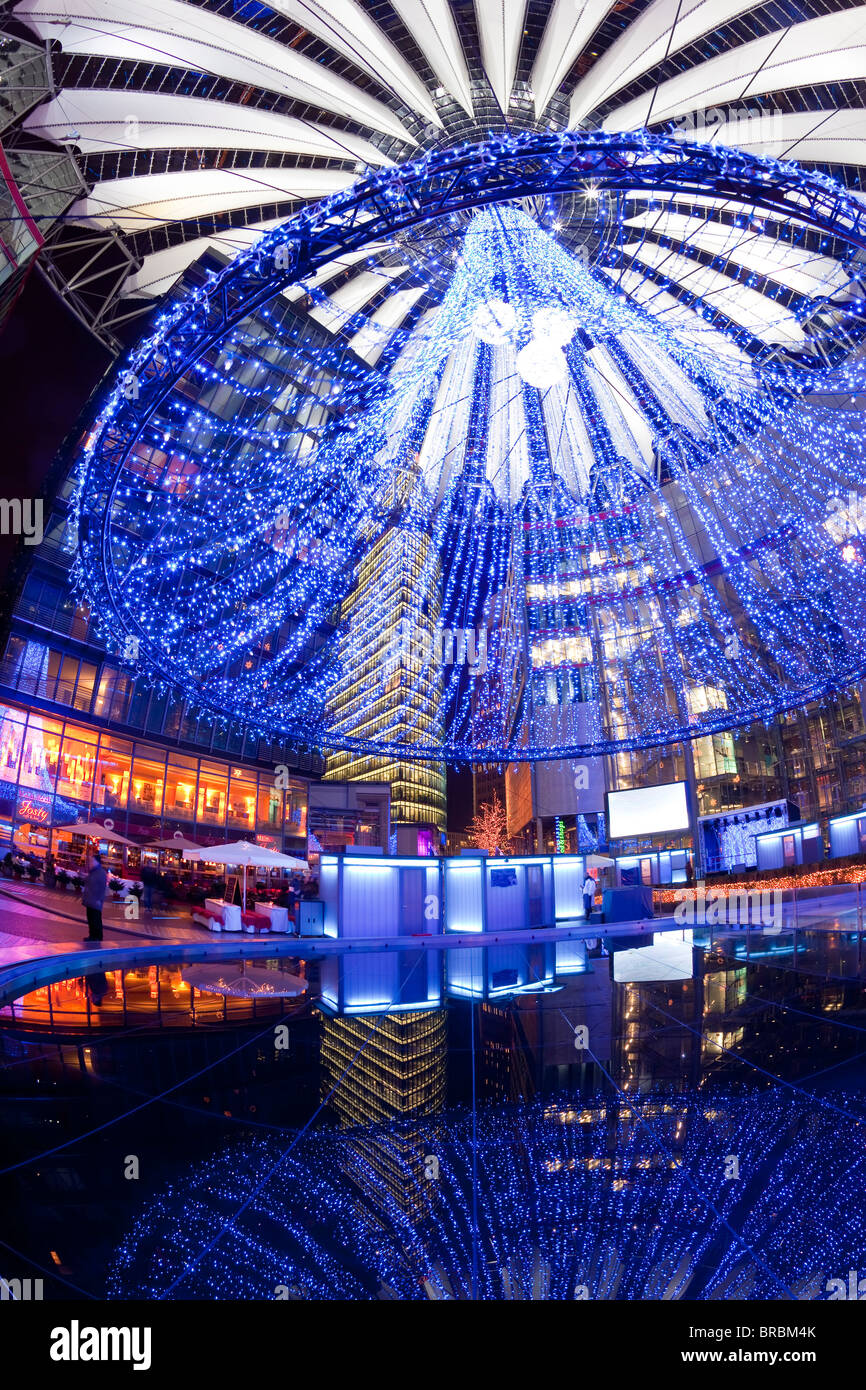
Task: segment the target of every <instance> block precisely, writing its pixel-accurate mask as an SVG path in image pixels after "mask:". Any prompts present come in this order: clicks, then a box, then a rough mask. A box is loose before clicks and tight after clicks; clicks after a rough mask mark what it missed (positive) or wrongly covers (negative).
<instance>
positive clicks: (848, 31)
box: [604, 5, 866, 130]
mask: <svg viewBox="0 0 866 1390" xmlns="http://www.w3.org/2000/svg"><path fill="white" fill-rule="evenodd" d="M863 77H866V6H864V5H858V6H857V7H856V8H855V9H851V10H842V11H840V12H839V13H838V14H827V15H821V16H819V18H817V19H807V20H804V21H803V22H802V23H800V24H794V25H792V26H791V27H790V28H789V29H787V30H780V29H777V30H774V31H773V33H770V34H765V35H764V36H763V37H762V38H760V39H753V40H752V41H751V42H750V43H744V44H741V45H740V46H739V48H734V49H732V50H731V51H730V52H729V53H722V54H719V56H718V57H717V58H710V59H709V60H708V61H707V62H706V63H698V64H696V65H695V66H694V67H691V68H688V69H687V70H686V71H685V72H682V73H678V74H677V76H676V77H672V78H670V79H669V80H668V81H667V82H662V83H661V85H660V86H659V88H658V91H657V92H656V95H655V100H654V101H653V99H652V89H651V90H650V91H648V92H645V93H643V94H642V95H641V96H639V97H635V98H634V100H633V101H629V102H627V103H626V104H625V105H624V106H620V107H618V109H617V110H616V111H614V112H612V113H611V115H610V116H609V117H608V118H607V119H606V120H605V122H604V129H605V130H636V129H639V128H640V127H642V126H643V125H644V124H645V123H646V118H647V114H648V112H649V109H650V103H651V102H652V122H653V124H655V123H656V122H658V121H668V120H672V119H673V118H675V117H677V116H682V115H685V114H686V113H688V112H690V111H699V110H705V109H706V108H707V107H714V106H720V105H724V104H725V103H726V102H730V103H733V104H734V105H742V104H743V93H744V92H747V93H748V95H749V96H750V97H754V96H760V95H761V94H762V93H765V92H778V91H781V90H783V89H784V88H786V87H803V86H811V85H813V84H814V83H816V82H843V81H846V80H848V79H858V78H863Z"/></svg>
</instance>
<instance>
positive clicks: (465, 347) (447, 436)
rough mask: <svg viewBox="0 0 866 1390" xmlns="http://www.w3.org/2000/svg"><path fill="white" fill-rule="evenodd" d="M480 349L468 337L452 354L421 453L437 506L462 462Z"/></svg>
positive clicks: (422, 466) (437, 394)
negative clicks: (451, 476) (478, 350)
mask: <svg viewBox="0 0 866 1390" xmlns="http://www.w3.org/2000/svg"><path fill="white" fill-rule="evenodd" d="M477 348H478V344H477V342H476V340H475V338H474V336H473V335H472V334H467V335H466V337H465V338H464V339H463V340H462V341H461V342H460V343H458V345H457V347H456V348H455V349H454V351H453V352H452V353H451V354H450V356H449V358H448V360H447V362H446V363H445V369H444V371H443V373H442V379H441V381H440V383H439V389H438V391H437V393H436V400H435V401H434V403H433V410H432V412H431V414H430V420H429V423H428V425H427V430H426V432H425V435H424V443H423V444H422V446H421V449H420V451H419V461H420V464H421V471H422V473H423V476H424V481H425V483H426V484H427V486H428V487H429V488H430V490H431V492H433V493H434V494H435V500H436V502H437V503H438V502H439V501H441V498H442V496H443V495H444V492H445V489H446V487H447V484H448V479H449V477H450V475H451V473H452V471H453V470H454V469H455V468H459V467H460V466H461V464H462V462H463V453H464V450H465V448H466V429H467V425H468V423H469V414H470V411H471V409H472V386H473V379H474V376H475V359H476V355H477Z"/></svg>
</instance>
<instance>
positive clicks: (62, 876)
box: [57, 869, 69, 893]
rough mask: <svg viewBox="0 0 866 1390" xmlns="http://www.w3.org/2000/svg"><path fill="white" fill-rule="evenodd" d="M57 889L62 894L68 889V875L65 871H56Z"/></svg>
mask: <svg viewBox="0 0 866 1390" xmlns="http://www.w3.org/2000/svg"><path fill="white" fill-rule="evenodd" d="M57 887H58V888H60V889H61V890H62V891H63V892H64V893H65V892H66V889H67V888H68V887H69V875H68V873H67V872H66V870H65V869H60V870H59V871H58V874H57Z"/></svg>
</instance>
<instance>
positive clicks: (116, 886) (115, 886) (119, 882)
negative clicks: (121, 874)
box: [108, 878, 123, 902]
mask: <svg viewBox="0 0 866 1390" xmlns="http://www.w3.org/2000/svg"><path fill="white" fill-rule="evenodd" d="M108 886H109V888H110V889H111V891H112V893H113V894H114V900H115V902H119V901H120V895H121V893H122V892H123V879H122V878H110V879H109V880H108Z"/></svg>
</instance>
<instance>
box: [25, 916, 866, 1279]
mask: <svg viewBox="0 0 866 1390" xmlns="http://www.w3.org/2000/svg"><path fill="white" fill-rule="evenodd" d="M857 908H858V905H857V904H852V901H851V899H850V898H849V897H846V896H845V895H844V894H840V895H839V896H838V897H837V899H836V900H835V901H832V902H828V901H827V899H826V897H825V898H824V899H823V900H822V902H821V904H820V905H819V904H818V903H817V902H816V903H813V904H812V905H811V906H809V905H807V906H806V907H805V909H803V906H802V905H801V910H800V911H799V912H798V914H797V916H796V917H795V916H794V915H793V913H791V912H788V911H786V912H785V914H783V915H782V916H780V918H779V920H778V921H777V922H776V923H775V924H774V925H772V926H771V927H770V929H769V930H765V931H761V930H757V929H753V930H746V929H744V928H743V927H740V926H738V925H730V926H727V925H725V924H722V925H716V924H712V925H710V926H706V925H699V924H695V925H694V926H693V927H689V928H687V929H682V928H681V927H677V926H675V924H673V923H671V922H668V923H662V922H655V923H647V924H646V927H647V928H648V930H646V931H644V930H643V929H642V928H640V929H632V930H631V931H630V932H629V931H626V930H623V931H622V932H621V933H620V934H619V935H607V936H604V937H600V938H596V939H593V938H590V939H589V940H588V941H576V940H575V941H568V942H565V943H562V944H556V945H549V944H546V943H544V944H541V945H539V944H537V943H520V944H517V945H515V946H508V947H499V948H489V949H488V948H483V949H482V948H478V949H472V950H467V949H461V950H457V949H451V950H448V951H441V952H424V951H422V950H419V949H417V948H414V949H413V948H411V947H410V948H409V949H407V950H404V951H401V952H399V953H394V952H391V953H381V954H379V955H377V954H376V953H370V954H368V955H367V956H365V957H364V958H363V959H361V958H358V959H350V958H345V957H344V958H334V959H331V960H315V959H309V960H303V959H298V958H297V957H296V958H290V957H288V956H285V955H281V956H280V958H279V959H272V960H269V961H268V960H262V959H258V960H256V961H255V962H254V963H248V964H247V965H246V966H244V965H243V963H242V962H241V961H240V959H238V960H237V961H236V962H234V963H233V964H232V965H231V966H230V965H228V964H226V963H225V962H222V963H221V967H220V969H221V971H222V975H223V976H224V977H225V980H226V981H228V984H227V985H226V988H229V989H231V990H236V991H237V992H235V993H230V994H228V995H225V994H217V993H213V992H211V991H210V990H206V989H205V990H202V989H199V988H198V987H197V986H196V985H195V984H194V983H191V982H190V968H189V967H187V966H184V965H181V964H178V963H173V962H171V961H166V962H165V963H161V964H159V965H156V964H153V965H145V966H137V967H135V968H132V969H129V970H121V969H118V970H115V971H112V972H101V971H95V972H93V973H92V974H91V975H89V976H85V977H78V978H75V979H69V980H63V981H58V982H56V983H54V984H52V985H46V986H44V987H43V988H42V989H40V990H37V991H35V992H34V993H33V994H30V995H27V996H25V997H24V998H23V999H20V1000H18V1001H16V1002H15V1004H14V1005H9V1006H7V1007H6V1008H5V1009H4V1010H3V1011H2V1013H0V1045H2V1053H0V1061H2V1067H0V1127H2V1133H3V1136H4V1145H3V1156H2V1162H0V1169H2V1173H0V1205H2V1209H3V1211H4V1212H5V1213H6V1214H7V1215H6V1219H5V1222H4V1225H3V1229H2V1231H0V1278H2V1279H5V1280H11V1279H14V1278H27V1277H29V1278H41V1279H43V1281H44V1297H45V1298H69V1297H80V1298H82V1299H84V1298H88V1297H99V1298H101V1297H105V1296H106V1295H107V1296H109V1297H112V1298H120V1299H130V1298H147V1299H165V1298H168V1299H221V1298H225V1299H228V1298H244V1299H263V1300H274V1299H314V1300H320V1299H324V1300H328V1299H346V1298H348V1299H376V1298H379V1299H401V1300H409V1299H413V1300H414V1299H418V1300H425V1299H473V1298H474V1299H490V1300H493V1299H521V1300H525V1299H568V1300H573V1299H621V1300H622V1299H687V1300H712V1299H747V1300H770V1299H772V1300H776V1299H792V1298H799V1299H827V1298H833V1297H838V1296H841V1295H839V1294H838V1292H837V1289H838V1281H839V1280H842V1281H843V1282H844V1283H845V1286H846V1287H847V1284H848V1282H849V1281H850V1273H851V1271H855V1273H856V1272H858V1271H863V1272H864V1273H866V1207H864V1203H863V1200H862V1190H863V1186H864V1181H866V1099H864V1094H863V1089H864V1081H866V1004H864V994H863V991H864V986H866V935H864V931H863V923H862V922H860V921H858V911H857ZM240 949H242V947H241V948H240ZM298 949H300V947H298ZM269 976H270V978H269ZM289 980H300V981H301V984H300V986H299V988H300V989H301V990H302V991H303V992H302V993H299V994H296V995H294V996H293V997H286V998H281V997H278V995H274V994H272V993H269V992H265V993H263V992H261V991H262V990H265V991H270V990H271V989H272V988H273V987H274V985H276V987H277V989H279V987H280V982H281V981H282V983H283V984H284V985H286V986H287V982H288V981H289ZM238 981H240V984H239V985H238V984H237V982H238ZM287 987H288V986H287ZM244 991H245V992H244ZM846 1296H847V1295H846Z"/></svg>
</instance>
